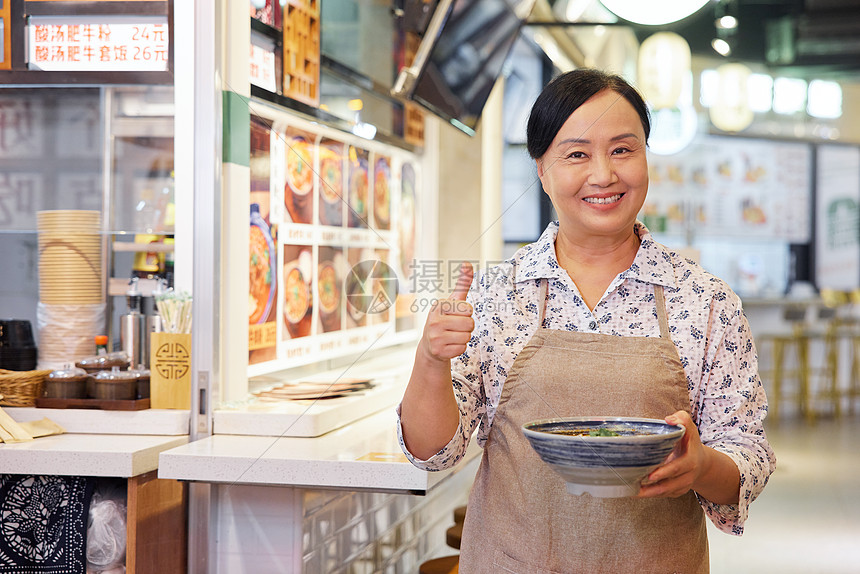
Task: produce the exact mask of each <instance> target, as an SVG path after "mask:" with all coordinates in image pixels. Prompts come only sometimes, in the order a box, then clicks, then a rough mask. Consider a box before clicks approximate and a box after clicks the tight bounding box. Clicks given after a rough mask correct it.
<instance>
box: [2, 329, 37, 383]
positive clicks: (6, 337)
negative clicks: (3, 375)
mask: <svg viewBox="0 0 860 574" xmlns="http://www.w3.org/2000/svg"><path fill="white" fill-rule="evenodd" d="M36 359H37V352H36V341H35V340H34V339H33V327H32V326H31V325H30V321H27V320H25V319H0V369H6V370H8V371H32V370H34V369H35V368H36Z"/></svg>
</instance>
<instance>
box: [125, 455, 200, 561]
mask: <svg viewBox="0 0 860 574" xmlns="http://www.w3.org/2000/svg"><path fill="white" fill-rule="evenodd" d="M127 528H128V532H127V537H128V542H127V544H128V547H127V549H126V572H127V573H128V574H154V573H162V572H163V573H165V574H167V573H168V572H169V573H170V574H185V572H186V571H187V562H188V485H187V484H186V483H184V482H179V481H177V480H166V479H160V478H158V471H156V470H153V471H152V472H148V473H146V474H142V475H140V476H134V477H131V478H129V479H128V521H127Z"/></svg>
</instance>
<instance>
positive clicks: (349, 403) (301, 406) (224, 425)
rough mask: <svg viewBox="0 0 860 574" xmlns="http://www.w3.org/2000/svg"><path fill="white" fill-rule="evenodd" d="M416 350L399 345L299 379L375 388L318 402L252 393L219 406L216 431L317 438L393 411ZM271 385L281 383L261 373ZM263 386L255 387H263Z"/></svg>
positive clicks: (213, 417) (410, 369)
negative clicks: (365, 383) (363, 383)
mask: <svg viewBox="0 0 860 574" xmlns="http://www.w3.org/2000/svg"><path fill="white" fill-rule="evenodd" d="M414 356H415V350H414V349H412V348H406V349H401V350H399V351H392V352H388V353H385V354H384V355H380V356H378V357H376V358H373V359H369V360H364V361H362V362H360V363H353V364H350V365H348V366H345V367H342V368H337V369H332V370H330V371H326V372H323V373H318V374H316V375H313V376H308V377H302V378H301V379H300V380H302V381H308V382H317V383H336V382H337V381H339V380H343V379H349V378H358V379H369V380H371V381H372V382H373V384H374V386H373V387H372V388H370V389H367V390H364V391H361V392H355V393H352V394H350V395H347V396H344V397H338V398H331V399H320V400H302V401H295V400H265V399H258V398H256V397H252V398H250V399H249V400H248V401H246V402H243V403H239V404H236V405H221V406H219V407H218V408H217V409H215V411H214V412H213V413H212V433H213V434H215V435H252V436H266V437H318V436H322V435H324V434H326V433H328V432H330V431H333V430H335V429H337V428H339V427H342V426H344V425H346V424H349V423H350V422H352V421H355V420H358V419H360V418H362V417H366V416H369V415H371V414H373V413H377V412H379V411H382V410H384V409H389V410H393V409H394V407H395V405H397V403H399V402H400V399H401V398H403V391H404V390H405V389H406V383H407V382H408V381H409V375H410V373H411V372H412V361H413V358H414ZM261 379H262V380H264V381H267V382H268V383H269V386H272V387H275V386H278V385H280V384H283V383H284V382H285V381H281V380H279V379H278V378H277V377H274V376H273V377H261ZM263 388H265V387H259V388H258V389H257V390H262V389H263Z"/></svg>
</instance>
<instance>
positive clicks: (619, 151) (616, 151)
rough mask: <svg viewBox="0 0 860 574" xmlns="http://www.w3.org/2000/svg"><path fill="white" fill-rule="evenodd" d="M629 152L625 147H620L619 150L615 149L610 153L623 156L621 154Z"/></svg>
mask: <svg viewBox="0 0 860 574" xmlns="http://www.w3.org/2000/svg"><path fill="white" fill-rule="evenodd" d="M629 151H630V150H629V149H628V148H626V147H620V148H616V149H615V150H613V151H612V153H613V154H614V155H620V154H623V153H627V152H629Z"/></svg>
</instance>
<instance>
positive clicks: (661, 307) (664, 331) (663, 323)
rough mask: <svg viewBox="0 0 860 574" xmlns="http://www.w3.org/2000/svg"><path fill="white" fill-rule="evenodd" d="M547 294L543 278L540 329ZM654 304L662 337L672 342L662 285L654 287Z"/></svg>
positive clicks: (539, 314)
mask: <svg viewBox="0 0 860 574" xmlns="http://www.w3.org/2000/svg"><path fill="white" fill-rule="evenodd" d="M546 293H547V281H546V277H542V278H541V280H540V285H539V287H538V301H540V306H539V307H538V309H540V311H538V325H539V327H543V320H544V317H546ZM654 304H655V305H656V306H657V322H658V323H659V324H660V337H662V338H663V339H670V340H671V337H670V336H669V318H668V316H667V315H666V298H665V297H664V296H663V286H662V285H657V284H655V285H654Z"/></svg>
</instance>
